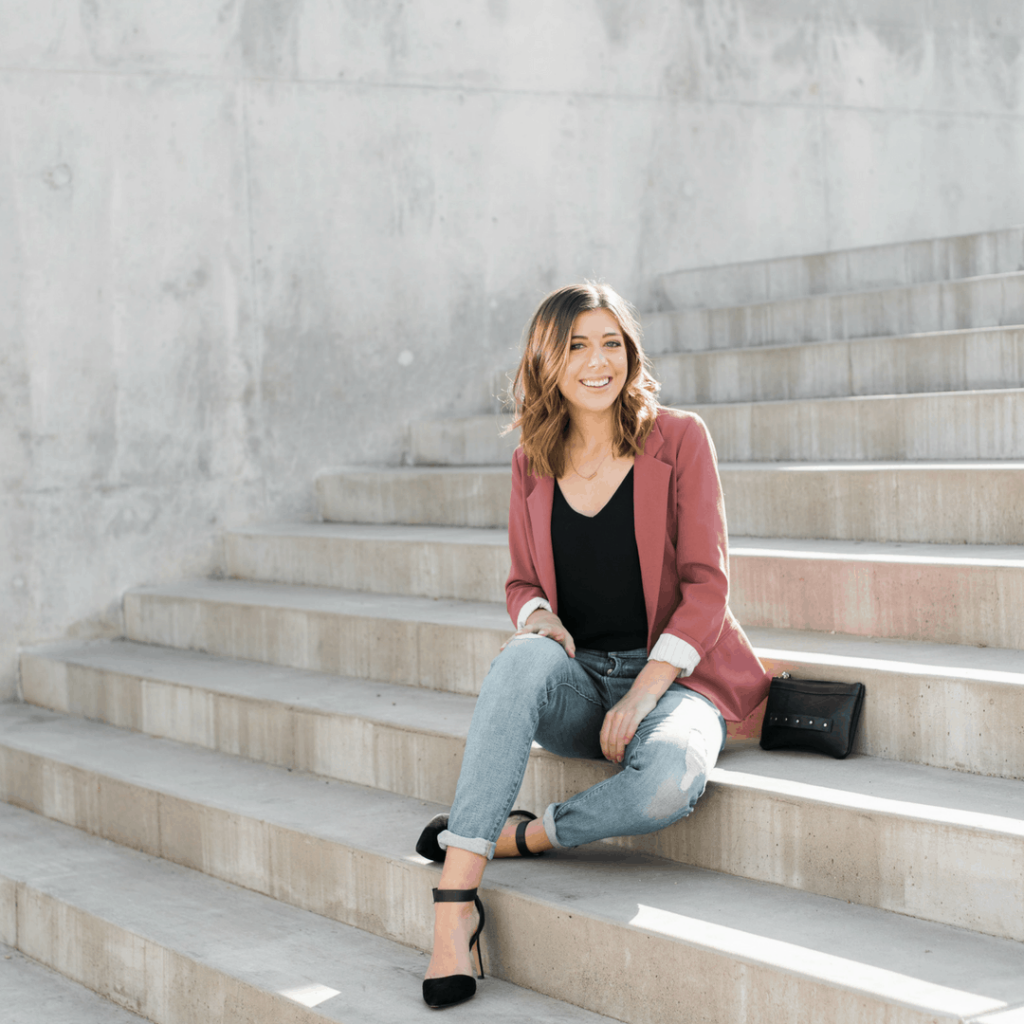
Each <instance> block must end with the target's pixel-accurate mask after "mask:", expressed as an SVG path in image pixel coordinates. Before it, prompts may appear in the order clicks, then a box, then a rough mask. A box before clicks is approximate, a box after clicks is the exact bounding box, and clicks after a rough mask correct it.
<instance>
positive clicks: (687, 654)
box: [647, 633, 700, 677]
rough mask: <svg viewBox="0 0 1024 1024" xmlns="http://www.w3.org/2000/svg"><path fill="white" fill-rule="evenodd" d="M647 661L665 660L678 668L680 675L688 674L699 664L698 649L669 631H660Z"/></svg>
mask: <svg viewBox="0 0 1024 1024" xmlns="http://www.w3.org/2000/svg"><path fill="white" fill-rule="evenodd" d="M647 660H648V661H667V662H668V663H669V664H670V665H674V666H675V667H676V668H677V669H679V675H680V676H683V677H685V676H689V675H692V674H693V670H694V669H695V668H696V667H697V666H698V665H699V664H700V651H698V650H697V648H696V647H694V646H693V645H692V644H688V643H687V642H686V641H685V640H683V639H681V638H680V637H678V636H673V635H672V634H671V633H662V634H661V636H659V637H658V641H657V643H656V644H655V645H654V646H653V647H652V648H651V653H650V654H649V655H648V656H647Z"/></svg>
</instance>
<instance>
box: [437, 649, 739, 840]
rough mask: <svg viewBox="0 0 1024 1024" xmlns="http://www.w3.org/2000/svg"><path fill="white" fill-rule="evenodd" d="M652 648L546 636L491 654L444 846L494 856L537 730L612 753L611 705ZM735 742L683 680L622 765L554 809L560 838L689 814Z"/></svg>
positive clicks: (547, 815) (617, 832) (551, 742)
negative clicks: (605, 735) (604, 742)
mask: <svg viewBox="0 0 1024 1024" xmlns="http://www.w3.org/2000/svg"><path fill="white" fill-rule="evenodd" d="M645 664H647V652H646V651H645V650H643V649H640V650H638V651H622V652H613V653H611V654H605V653H603V652H601V651H581V650H578V651H577V652H576V657H575V658H570V657H569V656H568V655H567V654H566V653H565V650H564V649H563V648H562V646H561V644H559V643H557V642H555V641H554V640H551V639H550V638H548V637H542V636H540V635H539V634H535V633H534V634H527V635H525V636H523V637H518V638H516V639H514V640H512V641H510V642H509V645H508V646H507V647H506V648H505V650H504V651H502V652H501V654H499V655H498V657H497V658H495V659H494V661H493V662H492V663H491V668H490V671H489V672H488V673H487V677H486V678H485V679H484V681H483V684H482V686H481V688H480V697H479V698H478V700H477V703H476V711H475V712H474V714H473V720H472V722H471V724H470V727H469V737H468V739H467V740H466V751H465V754H464V755H463V758H462V771H461V773H460V775H459V783H458V786H457V787H456V791H455V802H454V803H453V804H452V809H451V814H450V815H449V818H448V829H447V830H446V831H444V832H442V833H441V834H440V835H439V836H438V843H439V845H440V846H441V847H442V848H445V847H448V846H455V847H461V848H462V849H464V850H470V851H472V852H473V853H480V854H483V855H484V856H486V857H488V858H490V857H493V856H494V846H495V843H496V841H497V839H498V836H499V835H500V833H501V829H502V826H503V825H504V824H505V820H506V818H507V817H508V815H509V812H510V811H511V810H512V801H513V800H514V799H515V796H516V794H517V793H518V792H519V787H520V785H521V784H522V781H523V775H524V774H525V772H526V764H527V760H528V758H529V756H530V746H531V744H532V742H533V741H534V740H536V741H537V742H538V743H539V744H540V745H541V746H542V747H544V748H545V749H546V750H550V751H552V752H553V753H555V754H560V755H561V756H563V757H588V758H601V757H602V754H601V742H600V733H601V725H602V723H603V722H604V716H605V712H606V711H607V710H608V709H609V708H610V707H611V706H612V705H613V704H615V703H617V702H618V701H619V700H621V698H622V697H624V696H625V694H626V692H627V691H628V690H629V688H630V686H631V685H632V684H633V680H634V679H635V678H636V677H637V675H639V673H640V670H641V669H642V668H643V667H644V665H645ZM724 746H725V721H724V719H723V718H722V715H721V714H720V712H719V711H718V709H717V708H716V707H715V706H714V704H712V703H711V701H709V700H708V699H707V698H706V697H703V696H702V695H701V694H699V693H697V692H696V691H694V690H690V689H687V688H686V687H685V686H682V685H680V684H677V683H673V684H672V685H671V686H670V687H669V689H668V691H667V692H666V693H665V695H664V696H663V697H662V698H661V700H660V701H658V705H657V707H655V709H654V710H653V711H652V712H651V713H650V714H649V715H648V716H647V717H646V718H645V719H644V720H643V721H642V722H641V723H640V726H639V728H638V729H637V731H636V735H635V736H634V737H633V739H632V740H631V741H630V743H629V745H628V746H627V747H626V754H625V757H624V759H623V761H622V768H621V770H620V771H618V772H616V774H615V775H613V776H611V777H610V778H607V779H604V780H603V781H601V782H599V783H597V785H595V786H591V787H590V789H587V790H584V791H583V792H582V793H577V794H576V795H575V796H573V797H571V798H570V799H568V800H566V801H564V802H563V803H557V804H551V805H550V806H549V807H548V808H547V810H546V811H545V812H544V819H543V820H544V829H545V831H546V832H547V835H548V838H549V839H550V840H551V842H552V843H553V844H554V846H555V847H556V848H562V847H571V846H580V845H582V844H583V843H592V842H594V841H595V840H598V839H605V838H607V837H609V836H632V835H642V834H643V833H645V832H655V831H657V830H658V829H661V828H665V826H666V825H671V824H672V822H674V821H678V820H679V819H680V818H682V817H684V816H685V815H687V814H689V813H690V811H692V810H693V808H694V805H695V804H696V803H697V800H698V798H699V797H700V796H701V794H702V793H703V792H704V785H705V783H706V781H707V776H708V773H709V772H710V771H711V769H712V768H713V767H714V766H715V762H716V761H717V760H718V755H719V753H720V752H721V750H722V748H723V747H724Z"/></svg>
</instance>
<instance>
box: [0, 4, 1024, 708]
mask: <svg viewBox="0 0 1024 1024" xmlns="http://www.w3.org/2000/svg"><path fill="white" fill-rule="evenodd" d="M0 24H3V25H4V32H3V37H2V39H0V197H2V198H0V239H2V242H0V339H2V341H0V393H2V394H3V396H4V399H3V404H2V406H0V470H2V474H3V480H4V496H3V499H2V502H0V524H2V526H0V566H2V567H3V568H2V569H0V617H2V619H3V621H5V622H7V623H9V624H10V627H11V628H10V629H9V630H8V631H7V632H6V633H5V636H4V638H3V640H2V641H0V697H9V696H11V695H12V694H13V693H14V672H15V669H14V652H15V650H16V648H17V646H18V645H19V644H23V643H28V642H34V641H36V640H39V639H41V638H46V637H54V636H61V635H65V634H67V633H68V632H74V633H78V634H80V635H95V634H102V633H114V632H116V631H117V630H118V629H119V628H120V618H119V611H118V607H117V601H118V598H119V595H120V593H121V592H122V590H123V589H124V588H125V587H127V586H129V585H132V584H133V583H138V582H144V581H153V580H155V581H159V580H167V579H173V578H177V577H179V576H181V575H183V574H191V573H202V572H208V571H211V570H214V569H216V567H217V550H216V545H215V540H214V538H215V536H216V534H217V532H218V530H219V529H220V528H221V527H222V526H224V525H228V526H237V525H244V524H245V523H247V522H251V521H256V520H264V519H268V518H274V517H278V516H283V515H289V516H294V517H303V516H304V517H307V518H311V517H312V515H313V505H312V495H311V494H310V491H309V487H308V481H309V480H310V479H311V477H312V476H313V474H314V473H315V472H316V470H318V469H319V468H320V467H322V466H324V465H332V464H337V463H338V462H353V463H368V462H387V463H391V464H397V463H399V462H400V461H401V460H402V459H403V457H404V456H405V454H406V452H407V440H406V429H407V424H408V423H409V422H411V421H415V420H418V419H422V418H425V417H431V416H435V417H436V416H441V415H445V414H448V413H450V412H453V411H455V410H458V409H466V408H471V407H472V408H483V407H486V405H487V404H488V402H489V395H488V393H487V391H488V389H487V387H486V385H485V384H483V383H481V382H484V381H486V380H487V379H488V378H489V376H490V374H491V371H493V370H494V369H495V368H496V367H498V366H504V365H507V363H508V362H509V359H510V356H511V352H512V349H513V348H514V346H515V344H516V341H517V339H518V337H519V332H520V330H521V327H522V324H523V323H524V321H525V320H526V318H527V316H528V315H529V312H530V311H531V309H532V307H533V305H534V304H535V302H536V301H537V299H538V298H539V297H540V296H541V295H542V294H543V293H544V292H545V291H546V290H548V289H549V288H551V287H553V286H555V285H557V284H561V283H563V282H565V281H567V280H571V279H578V278H580V277H583V276H586V275H589V276H594V277H604V278H606V279H608V280H609V281H611V282H612V283H614V284H615V285H616V286H617V287H618V288H620V289H621V290H622V291H623V292H624V293H625V294H627V295H629V296H630V297H632V298H633V299H635V300H636V301H637V302H638V303H639V304H640V305H642V306H643V305H647V306H650V305H651V304H652V303H653V302H654V300H655V297H656V296H655V293H654V291H653V290H650V287H649V286H650V282H651V281H653V275H654V274H656V273H663V272H666V271H671V270H674V269H676V268H678V267H688V266H703V265H708V264H715V263H730V264H731V263H733V262H735V261H737V260H749V259H758V258H765V257H769V256H776V255H779V254H780V253H781V254H786V253H798V252H809V251H822V250H831V249H839V248H843V247H848V246H853V245H868V244H875V243H878V242H887V241H898V240H901V239H906V238H914V237H931V236H935V235H945V234H949V233H953V232H964V231H979V230H984V229H992V228H998V227H1003V226H1005V225H1006V224H1007V223H1008V222H1009V223H1013V222H1020V221H1024V198H1022V196H1021V192H1020V189H1019V187H1018V184H1019V174H1018V168H1019V166H1020V164H1021V152H1022V147H1024V119H1022V115H1024V60H1022V59H1021V55H1020V54H1021V40H1022V38H1024V26H1022V24H1021V18H1020V14H1019V11H1018V10H1017V8H1016V6H1015V4H1013V3H1010V2H1009V0H992V2H991V3H989V4H987V5H986V6H985V8H984V9H983V10H979V9H977V6H976V5H975V4H972V3H969V2H968V0H950V2H948V3H943V4H941V5H931V6H928V5H919V4H915V5H911V6H910V7H908V8H907V9H906V10H902V9H901V10H900V11H896V12H894V11H891V10H889V9H888V7H880V6H878V5H876V4H873V3H864V4H862V5H858V6H856V7H855V8H850V7H849V6H848V5H846V4H843V3H839V2H838V0H834V2H829V3H825V4H822V3H810V2H809V0H791V2H787V3H786V4H783V5H781V6H778V5H776V6H772V7H771V8H770V9H768V8H766V7H765V5H763V4H759V3H756V2H754V0H737V2H735V3H727V2H724V0H714V2H712V3H709V4H698V3H691V2H685V3H678V4H674V5H669V6H665V5H663V4H660V3H653V2H650V0H648V2H644V3H641V4H632V5H630V6H628V7H626V6H624V5H623V4H621V3H609V2H604V0H602V2H598V0H582V2H580V3H573V4H549V5H542V6H541V7H537V6H536V5H532V6H531V5H517V4H509V3H505V2H495V3H491V4H488V5H484V6H481V7H480V8H479V9H475V8H474V9H467V8H466V7H465V6H464V5H438V4H433V5H430V6H429V7H418V6H415V5H413V6H400V5H399V6H396V5H394V4H385V5H372V6H371V7H366V6H365V5H363V6H359V5H355V6H353V5H344V4H342V5H339V4H328V3H324V2H321V0H316V2H309V3H303V4H298V3H288V2H284V0H229V2H227V3H223V4H220V5H219V6H217V5H210V4H202V3H197V2H196V0H187V2H183V3H182V2H179V3H170V2H167V0H163V2H158V3H150V4H146V5H142V6H139V5H134V6H132V5H125V4H123V3H120V4H119V3H113V2H108V0H100V2H95V3H89V4H84V5H83V4H78V3H74V2H72V0H55V2H53V3H49V4H42V5H40V4H32V3H28V2H26V0H0ZM595 69H600V70H599V71H596V70H595ZM567 153H571V154H572V158H571V159H566V154H567ZM609 153H614V158H609V157H608V154H609ZM979 163H980V164H983V165H984V166H985V167H986V173H985V174H984V175H983V176H982V179H979V177H978V174H977V167H978V166H979ZM916 251H917V250H916V249H915V250H914V252H916Z"/></svg>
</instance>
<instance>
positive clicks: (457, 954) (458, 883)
mask: <svg viewBox="0 0 1024 1024" xmlns="http://www.w3.org/2000/svg"><path fill="white" fill-rule="evenodd" d="M486 866H487V858H486V857H485V856H483V854H479V853H470V852H469V850H460V849H458V848H457V847H452V848H450V849H449V850H448V854H447V856H446V857H445V859H444V867H443V868H442V869H441V881H440V882H439V883H438V885H437V887H438V888H439V889H475V888H476V887H477V886H478V885H479V884H480V882H481V880H482V879H483V877H484V868H485V867H486ZM476 925H477V912H476V906H475V905H474V903H473V902H472V901H469V902H467V903H435V904H434V952H433V955H432V956H431V958H430V964H429V965H428V967H427V973H426V975H424V977H427V978H446V977H448V975H450V974H470V975H475V974H476V968H475V966H474V964H473V958H472V956H471V955H470V952H469V938H470V936H471V935H472V934H473V932H474V931H475V930H476Z"/></svg>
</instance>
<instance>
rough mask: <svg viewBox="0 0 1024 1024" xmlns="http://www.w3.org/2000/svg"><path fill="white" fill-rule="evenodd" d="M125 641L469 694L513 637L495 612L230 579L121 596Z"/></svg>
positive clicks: (462, 604)
mask: <svg viewBox="0 0 1024 1024" xmlns="http://www.w3.org/2000/svg"><path fill="white" fill-rule="evenodd" d="M125 627H126V636H127V637H128V639H130V640H136V641H139V642H141V643H155V644H164V645H167V646H169V647H184V648H186V649H189V650H198V651H206V652H207V653H210V654H219V655H225V656H227V657H230V658H246V659H250V660H253V661H268V662H271V663H272V664H276V665H289V666H292V667H294V668H310V669H314V670H316V671H319V672H334V673H337V674H338V675H346V676H360V677H363V678H367V679H379V680H381V681H383V682H401V683H412V684H413V685H419V686H426V687H428V688H431V689H435V690H449V691H451V692H453V693H474V692H476V688H477V687H479V685H480V680H481V679H483V677H484V675H486V673H487V668H488V666H489V665H490V663H491V661H492V660H493V659H494V656H495V655H496V654H497V653H498V651H499V649H500V648H501V645H502V644H503V643H504V642H505V640H507V639H508V637H509V636H510V635H511V632H512V624H511V623H510V622H509V618H508V614H507V612H506V611H505V609H504V607H503V606H499V605H495V604H485V603H480V602H469V601H442V600H431V599H429V598H422V597H402V596H397V595H393V594H386V595H385V594H370V593H359V592H356V591H338V590H329V589H327V588H323V587H302V586H286V585H283V584H272V583H253V582H241V581H232V580H222V581H213V580H203V581H197V582H195V583H183V584H178V585H176V586H165V587H147V588H140V589H138V590H132V591H129V592H128V593H127V594H126V595H125Z"/></svg>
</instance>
